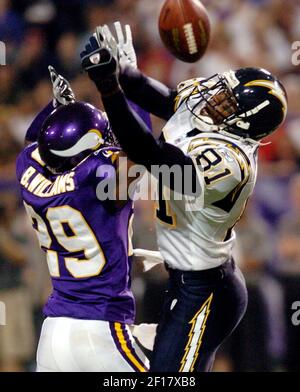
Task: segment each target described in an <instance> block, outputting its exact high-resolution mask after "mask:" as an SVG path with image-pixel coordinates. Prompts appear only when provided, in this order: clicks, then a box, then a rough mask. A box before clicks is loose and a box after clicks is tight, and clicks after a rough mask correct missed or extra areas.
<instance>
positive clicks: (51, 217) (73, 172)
mask: <svg viewBox="0 0 300 392" xmlns="http://www.w3.org/2000/svg"><path fill="white" fill-rule="evenodd" d="M127 44H128V42H127ZM124 56H125V57H126V58H125V59H124V61H131V62H135V59H134V58H131V57H130V54H128V53H127V54H124ZM49 70H50V74H51V80H52V84H53V92H54V96H55V99H54V100H53V102H51V103H50V104H49V105H48V106H47V107H46V108H45V109H44V110H43V111H42V112H41V113H40V114H39V115H38V116H37V117H36V118H35V120H34V121H33V123H32V125H31V126H30V128H29V129H28V132H27V135H26V141H27V144H29V145H27V146H26V147H25V148H24V150H23V151H22V152H21V153H20V155H19V157H18V159H17V165H16V166H17V167H16V172H17V178H18V181H19V182H20V185H21V193H22V198H23V201H24V205H25V208H26V210H27V213H28V215H29V217H30V218H31V221H32V225H33V228H34V229H35V230H36V232H37V235H38V239H39V242H40V246H41V248H42V249H43V250H44V251H45V252H46V255H47V262H48V267H49V271H50V275H51V278H52V285H53V291H52V294H51V295H50V297H49V298H48V301H47V303H46V305H45V307H44V314H45V316H46V319H45V321H44V324H43V328H42V331H41V336H40V341H39V346H38V352H37V371H96V372H100V371H108V372H110V371H126V372H134V371H136V372H145V371H147V358H146V357H145V356H144V354H143V353H142V352H141V350H140V349H139V348H138V347H137V345H136V342H135V340H134V338H133V336H132V334H131V332H130V329H129V325H131V324H133V322H134V317H135V303H134V297H133V294H132V291H131V280H130V271H131V256H132V245H131V224H132V219H133V205H132V204H133V203H132V201H131V200H130V199H129V198H128V199H127V200H123V201H118V200H117V201H111V200H105V201H100V200H99V199H98V197H97V186H98V184H99V183H100V182H101V181H102V180H103V179H105V180H107V178H109V179H110V178H111V179H112V180H114V179H115V178H114V177H117V178H118V172H119V171H120V170H121V168H120V165H119V161H120V156H122V155H123V154H122V152H121V151H120V148H117V147H114V146H112V145H111V141H112V135H111V130H110V125H109V122H108V120H107V117H106V115H105V113H103V112H101V111H100V110H98V109H96V108H95V107H93V106H92V105H90V104H88V103H84V102H76V101H75V96H74V94H73V92H72V89H71V87H70V85H69V84H68V82H67V81H66V80H65V79H64V78H63V77H62V76H60V75H58V74H57V73H56V71H55V70H54V69H53V68H52V67H50V68H49ZM135 110H136V112H137V115H139V116H141V117H142V118H143V120H144V121H146V122H147V123H148V125H149V122H150V118H149V115H148V114H147V113H146V112H144V111H142V110H141V109H139V108H138V107H136V106H135ZM103 167H104V168H105V170H101V169H102V168H103ZM128 183H129V181H128ZM118 186H120V184H119V183H118V181H117V187H118Z"/></svg>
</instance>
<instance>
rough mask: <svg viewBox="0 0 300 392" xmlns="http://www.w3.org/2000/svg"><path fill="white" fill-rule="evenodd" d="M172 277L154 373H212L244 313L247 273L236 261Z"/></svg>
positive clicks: (174, 272)
mask: <svg viewBox="0 0 300 392" xmlns="http://www.w3.org/2000/svg"><path fill="white" fill-rule="evenodd" d="M169 274H170V279H169V285H168V291H167V293H166V297H165V301H164V306H163V309H162V317H161V320H160V322H159V325H158V330H157V335H156V339H155V344H154V350H153V353H152V358H151V360H150V372H151V371H152V372H179V371H180V372H193V371H198V372H200V371H210V370H211V368H212V365H213V362H214V358H215V354H216V351H217V349H218V347H219V346H220V345H221V344H222V342H223V341H224V340H225V339H226V338H227V337H228V336H229V335H230V334H231V333H232V331H233V330H234V329H235V328H236V326H237V325H238V324H239V322H240V321H241V319H242V317H243V315H244V314H245V311H246V308H247V289H246V285H245V281H244V278H243V275H242V273H241V271H240V270H239V269H238V268H237V267H236V266H235V264H234V261H233V260H230V261H228V262H226V263H224V264H223V265H222V266H220V267H217V268H213V269H210V270H206V271H189V272H183V271H178V270H169Z"/></svg>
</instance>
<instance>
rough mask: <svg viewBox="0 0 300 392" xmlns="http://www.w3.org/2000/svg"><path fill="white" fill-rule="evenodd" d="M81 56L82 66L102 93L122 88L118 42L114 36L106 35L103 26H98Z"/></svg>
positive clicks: (107, 93) (110, 92)
mask: <svg viewBox="0 0 300 392" xmlns="http://www.w3.org/2000/svg"><path fill="white" fill-rule="evenodd" d="M80 57H81V65H82V68H83V69H84V70H85V71H86V72H87V73H88V75H89V77H90V79H91V80H93V82H94V83H95V84H96V86H97V88H98V89H99V91H100V92H101V94H102V95H110V94H112V93H113V92H114V91H116V90H117V89H120V85H119V80H118V75H119V62H118V48H117V44H116V41H115V40H114V38H113V37H112V36H110V37H107V36H106V35H105V33H104V31H103V28H102V27H97V29H96V33H95V34H94V35H92V36H91V37H90V39H89V43H88V44H87V45H86V47H85V50H84V51H83V52H81V53H80Z"/></svg>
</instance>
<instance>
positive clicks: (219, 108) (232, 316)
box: [81, 24, 287, 372]
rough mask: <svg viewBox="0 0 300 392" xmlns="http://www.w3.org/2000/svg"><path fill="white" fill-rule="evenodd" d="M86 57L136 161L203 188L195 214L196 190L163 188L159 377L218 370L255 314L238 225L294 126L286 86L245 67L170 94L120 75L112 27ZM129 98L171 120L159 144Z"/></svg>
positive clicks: (134, 75) (155, 360)
mask: <svg viewBox="0 0 300 392" xmlns="http://www.w3.org/2000/svg"><path fill="white" fill-rule="evenodd" d="M127 29H128V28H127ZM117 30H118V31H119V32H120V25H118V24H117ZM129 38H130V37H129ZM118 39H119V40H120V34H118ZM129 41H130V40H129ZM119 48H120V45H119ZM119 50H120V49H119ZM131 50H132V48H131ZM81 57H82V65H83V68H84V69H85V70H86V71H87V72H88V75H89V77H90V78H91V79H92V80H93V81H94V82H95V84H96V86H97V87H98V90H99V91H100V93H101V95H102V99H103V103H104V106H105V109H106V112H107V114H108V116H109V119H110V122H111V126H112V129H113V131H114V133H115V135H116V137H117V138H118V140H119V142H120V144H121V146H122V148H123V150H124V151H125V152H126V154H127V155H128V157H129V159H131V160H132V161H134V162H136V163H138V164H143V165H144V166H145V167H146V168H147V169H148V170H149V171H151V168H152V167H153V165H166V166H167V167H173V166H174V165H177V166H179V167H180V168H181V169H182V173H183V174H182V177H184V183H185V180H187V179H189V180H190V181H192V183H193V185H197V186H196V188H198V190H199V188H200V192H199V191H198V193H197V192H196V195H197V196H196V197H195V198H194V199H193V200H194V204H193V207H194V208H191V196H192V192H191V190H190V187H188V189H187V190H186V188H185V187H181V188H180V189H179V188H178V187H177V185H175V181H173V182H169V183H168V184H167V185H168V186H167V187H166V186H165V185H166V184H165V183H164V182H163V181H164V180H162V181H160V182H162V184H160V185H161V189H160V201H159V209H158V210H157V218H158V219H157V234H158V243H159V249H160V252H161V254H162V256H163V259H164V261H165V265H166V268H167V270H168V272H169V275H170V279H169V286H168V291H167V293H166V297H165V301H164V307H163V311H162V317H161V320H160V323H159V326H158V330H157V335H156V339H155V344H154V351H153V355H152V358H151V362H150V371H174V372H176V371H180V372H192V371H209V370H211V368H212V365H213V361H214V357H215V354H216V351H217V349H218V348H219V346H220V345H221V344H222V342H223V341H224V340H225V338H226V337H228V336H229V335H230V334H231V332H232V331H233V330H234V328H235V327H236V326H237V325H238V323H239V322H240V320H241V318H242V317H243V315H244V313H245V310H246V307H247V291H246V287H245V282H244V279H243V276H242V274H241V272H240V270H239V269H238V268H237V267H236V265H235V263H234V261H233V259H232V247H233V244H234V240H235V233H234V226H235V224H236V223H237V221H238V220H239V218H240V216H241V215H242V213H243V211H244V209H245V206H246V203H247V200H248V198H249V196H250V195H251V194H252V192H253V188H254V185H255V181H256V175H257V151H258V148H259V146H260V144H261V142H260V141H261V139H262V138H264V137H265V136H267V135H269V134H271V133H272V132H274V131H275V130H276V129H277V128H278V126H279V125H280V124H281V123H282V122H283V121H284V119H285V116H286V112H287V96H286V93H285V90H284V87H283V86H282V84H281V83H280V81H279V80H278V79H277V78H276V77H275V76H273V75H272V74H271V73H269V72H268V71H266V70H264V69H257V68H242V69H239V70H237V71H228V72H225V73H224V74H217V75H214V76H212V77H211V78H208V79H193V80H189V81H186V82H183V83H180V84H179V86H178V88H177V90H172V89H169V88H167V87H166V86H164V85H162V84H161V83H159V82H157V81H155V80H153V79H150V78H148V77H146V76H145V75H143V74H142V73H141V72H140V71H138V70H135V69H132V68H131V67H130V66H128V67H125V68H124V67H123V68H122V67H121V68H120V67H119V63H118V53H117V49H116V42H115V40H114V39H113V37H112V35H111V33H110V31H109V30H108V29H107V27H100V28H98V29H97V32H96V34H95V35H94V36H93V37H91V38H90V41H89V43H88V45H87V46H86V49H85V51H84V52H83V53H82V54H81ZM125 95H126V97H128V98H129V99H131V100H133V101H134V102H136V103H138V104H139V105H140V106H141V107H143V108H144V109H146V110H147V111H149V112H151V113H153V114H155V115H157V116H159V117H161V118H163V119H165V120H166V121H167V123H166V126H165V127H164V129H163V132H162V135H163V136H162V137H161V138H160V139H159V140H158V141H156V140H155V139H154V138H153V136H152V135H151V134H150V132H149V131H148V130H147V128H146V127H145V125H144V124H142V123H141V122H140V121H139V120H138V118H137V117H136V116H135V115H134V113H133V112H132V111H131V109H130V108H129V106H128V104H127V103H126V99H125ZM128 130H130V131H128ZM187 166H189V167H190V168H191V172H190V175H189V176H188V178H187V175H186V174H184V173H187V172H185V171H184V169H185V168H186V167H187ZM162 188H163V190H162ZM165 188H167V189H165ZM165 190H167V191H168V192H167V193H168V196H169V197H168V198H164V196H165V193H166V192H164V191H165ZM178 193H181V194H182V195H183V197H182V198H181V200H177V199H178V198H177V197H175V195H178ZM195 201H196V203H195ZM195 206H198V207H197V208H195Z"/></svg>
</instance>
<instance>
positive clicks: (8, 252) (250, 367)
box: [0, 0, 300, 371]
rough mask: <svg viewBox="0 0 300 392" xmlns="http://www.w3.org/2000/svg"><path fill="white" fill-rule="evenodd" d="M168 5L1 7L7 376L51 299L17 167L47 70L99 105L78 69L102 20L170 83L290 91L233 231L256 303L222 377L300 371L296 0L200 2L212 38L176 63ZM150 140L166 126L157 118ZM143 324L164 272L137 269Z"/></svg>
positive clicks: (1, 279)
mask: <svg viewBox="0 0 300 392" xmlns="http://www.w3.org/2000/svg"><path fill="white" fill-rule="evenodd" d="M162 2H163V1H162V0H151V1H149V0H98V1H94V0H93V1H92V0H90V1H89V0H86V1H84V0H72V1H71V0H51V1H50V0H36V1H33V0H31V1H27V0H0V40H1V41H3V42H5V44H6V50H7V53H6V55H7V59H6V61H7V65H6V66H0V301H3V302H4V303H5V304H6V307H7V324H8V325H7V327H4V326H0V370H2V371H5V370H27V371H33V370H34V356H35V349H36V343H37V339H38V336H39V332H40V327H41V323H42V320H43V318H42V306H43V304H44V302H45V300H46V298H47V296H48V294H49V291H50V288H51V286H50V282H49V274H48V271H47V266H46V261H45V259H44V256H43V254H42V253H41V251H40V250H39V247H38V244H37V241H36V238H35V235H34V233H33V230H32V229H31V227H30V225H29V221H28V220H27V217H25V212H24V209H23V208H22V205H21V203H20V199H19V191H18V186H17V184H16V180H15V159H16V156H17V154H18V152H19V151H20V150H21V149H22V146H23V140H24V135H25V133H26V130H27V128H28V126H29V125H30V123H31V121H32V120H33V118H34V116H35V115H36V114H37V113H38V112H39V111H40V110H41V109H42V108H43V107H44V106H45V105H46V104H47V103H48V102H49V101H50V99H51V97H52V91H51V85H50V83H49V77H48V69H47V66H48V65H49V64H51V65H53V66H54V67H56V68H57V70H58V71H59V72H60V73H62V74H63V75H64V76H65V77H67V78H68V79H69V80H70V82H71V84H72V87H73V89H74V91H75V93H76V96H77V99H79V100H84V101H89V102H91V103H93V104H94V105H96V106H101V102H100V98H99V94H98V93H97V91H96V90H95V88H94V86H93V84H92V83H91V82H90V81H89V80H88V78H87V77H86V76H85V75H84V74H82V73H81V70H80V61H79V53H80V51H81V50H82V49H83V46H84V43H85V41H86V39H87V37H88V36H89V34H90V33H91V32H93V30H94V29H95V27H96V26H97V25H99V24H103V23H108V24H109V23H111V22H113V21H115V20H120V21H121V22H123V23H129V24H130V25H131V27H132V30H133V37H134V42H135V48H136V51H137V55H138V60H139V67H140V68H141V69H142V70H143V71H144V72H146V73H147V74H148V75H151V76H153V77H155V78H157V79H159V80H161V81H163V82H165V83H167V84H168V85H170V86H176V84H177V83H178V82H179V81H181V80H184V79H188V78H190V77H195V76H210V75H211V74H214V73H216V72H222V71H225V70H227V69H229V68H233V69H234V68H238V67H242V66H260V67H265V68H267V69H269V70H270V71H272V72H273V73H275V74H276V75H277V76H279V77H280V78H281V79H282V81H283V83H284V84H285V86H286V89H287V92H288V95H289V115H288V119H287V121H286V123H285V124H284V125H283V126H282V128H281V129H280V130H279V131H278V132H276V134H275V135H274V136H272V137H271V138H270V140H269V141H270V142H271V143H270V144H267V145H266V146H263V147H262V148H261V151H260V166H259V177H258V183H257V186H256V189H255V193H254V197H253V198H252V200H251V203H249V205H248V208H247V210H246V213H245V215H244V217H243V218H242V220H241V221H240V222H239V224H238V226H237V236H238V241H237V247H236V249H235V254H236V255H235V258H236V261H237V263H238V264H239V265H240V266H241V268H242V269H243V271H244V273H245V276H246V279H247V284H248V289H249V307H248V311H247V314H246V316H245V318H244V320H243V321H242V323H241V325H240V327H239V328H238V330H237V331H236V332H235V333H234V335H233V336H232V337H231V338H230V339H229V341H228V342H227V343H226V344H225V345H224V347H223V348H222V350H221V351H220V353H219V354H218V357H217V361H216V365H215V371H292V370H300V358H299V352H300V326H298V327H297V326H295V325H293V324H292V321H291V319H292V314H293V312H295V310H292V304H293V303H294V302H295V301H300V68H299V66H298V67H297V66H296V65H293V64H292V60H291V57H292V48H291V45H292V43H293V42H294V41H300V1H299V0H203V3H204V4H205V5H206V6H207V8H208V10H209V13H210V18H211V22H212V40H211V45H210V48H209V50H208V52H207V54H206V55H205V57H204V58H203V59H202V60H201V61H199V62H198V63H196V64H184V63H182V62H179V61H176V60H175V59H174V58H173V57H172V56H171V55H169V54H168V53H167V51H166V50H165V49H164V48H163V46H162V44H161V41H160V39H159V35H158V28H157V20H158V14H159V10H160V6H161V4H162ZM153 124H154V129H155V132H159V129H160V128H161V126H162V123H161V122H160V121H159V120H158V119H156V118H153ZM150 204H151V203H150V202H145V201H144V202H139V203H137V205H136V214H135V217H136V219H135V224H134V226H135V229H136V230H135V234H134V245H135V246H136V247H142V248H148V249H156V241H155V228H154V222H153V216H154V215H153V209H152V206H151V205H150ZM135 264H136V266H135V268H134V278H133V287H134V292H135V295H136V298H137V310H138V315H137V321H139V322H142V321H143V322H157V320H158V317H159V312H160V306H161V302H162V297H163V292H164V286H165V281H166V274H165V272H164V271H163V269H160V268H156V269H154V270H153V271H151V272H149V273H147V274H142V272H141V269H140V268H139V263H138V260H137V262H136V263H135Z"/></svg>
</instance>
